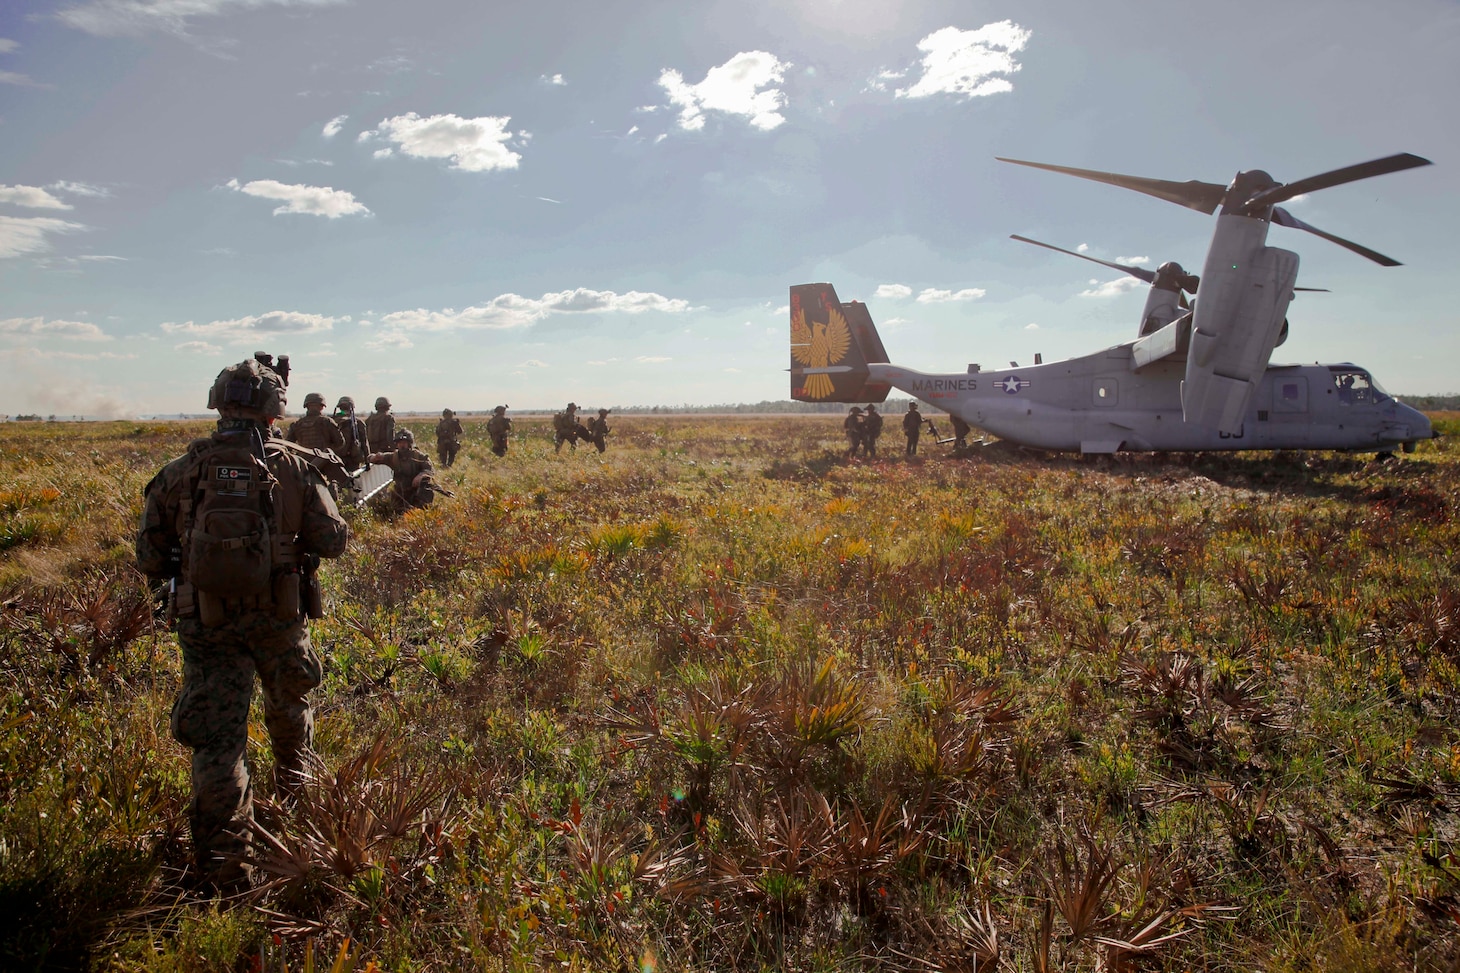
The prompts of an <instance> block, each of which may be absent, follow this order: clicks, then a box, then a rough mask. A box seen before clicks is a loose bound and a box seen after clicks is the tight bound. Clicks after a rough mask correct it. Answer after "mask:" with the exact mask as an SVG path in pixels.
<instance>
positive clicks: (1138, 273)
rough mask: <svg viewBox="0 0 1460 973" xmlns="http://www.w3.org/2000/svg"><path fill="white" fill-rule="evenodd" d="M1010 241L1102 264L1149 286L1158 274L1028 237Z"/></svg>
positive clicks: (1016, 236) (1011, 237)
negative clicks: (1123, 272) (1121, 271)
mask: <svg viewBox="0 0 1460 973" xmlns="http://www.w3.org/2000/svg"><path fill="white" fill-rule="evenodd" d="M1009 239H1011V240H1018V241H1019V242H1020V243H1032V244H1034V245H1035V246H1036V247H1043V248H1044V249H1046V250H1053V251H1055V252H1056V253H1067V254H1069V255H1070V256H1071V257H1079V258H1080V259H1081V260H1088V261H1090V262H1091V263H1092V264H1100V265H1101V266H1102V267H1109V268H1110V269H1111V270H1123V271H1125V272H1126V273H1128V274H1130V275H1131V276H1132V277H1134V278H1136V279H1137V280H1143V281H1145V282H1146V283H1147V284H1149V283H1151V282H1152V281H1154V280H1155V279H1156V272H1155V271H1154V270H1147V269H1146V268H1144V267H1129V266H1127V265H1125V264H1117V263H1111V262H1110V261H1109V260H1101V259H1099V258H1098V257H1087V256H1086V255H1085V254H1083V253H1077V252H1075V251H1074V250H1066V249H1064V248H1063V247H1057V246H1055V245H1053V244H1050V243H1040V242H1039V241H1038V240H1031V239H1029V238H1028V237H1027V236H1020V235H1019V234H1017V233H1011V234H1009Z"/></svg>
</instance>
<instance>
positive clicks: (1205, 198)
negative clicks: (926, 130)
mask: <svg viewBox="0 0 1460 973" xmlns="http://www.w3.org/2000/svg"><path fill="white" fill-rule="evenodd" d="M994 158H996V159H998V160H999V161H1000V162H1012V163H1014V165H1016V166H1029V167H1030V168H1032V169H1048V170H1049V171H1050V172H1062V173H1064V174H1065V175H1067V176H1078V177H1079V178H1081V179H1089V180H1092V181H1094V182H1103V183H1105V184H1106V185H1110V186H1119V187H1120V188H1122V189H1132V190H1135V191H1136V192H1138V193H1145V194H1146V195H1147V196H1155V197H1156V198H1157V199H1164V200H1166V201H1167V202H1168V203H1176V204H1177V205H1179V206H1185V207H1186V208H1187V209H1194V210H1196V211H1197V212H1198V213H1207V214H1208V215H1210V214H1211V213H1215V212H1216V211H1217V207H1218V206H1220V205H1221V204H1222V196H1223V194H1225V193H1226V191H1227V187H1226V186H1218V185H1217V184H1216V183H1211V182H1197V181H1196V180H1195V179H1193V180H1191V181H1189V182H1167V181H1166V180H1165V179H1147V178H1146V177H1145V176H1122V175H1120V174H1119V173H1115V172H1097V171H1095V170H1094V169H1071V168H1069V167H1068V166H1052V165H1047V164H1046V163H1043V162H1025V161H1023V160H1022V159H1005V158H1004V157H1003V156H994Z"/></svg>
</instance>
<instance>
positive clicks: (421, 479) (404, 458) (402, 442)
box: [370, 429, 446, 514]
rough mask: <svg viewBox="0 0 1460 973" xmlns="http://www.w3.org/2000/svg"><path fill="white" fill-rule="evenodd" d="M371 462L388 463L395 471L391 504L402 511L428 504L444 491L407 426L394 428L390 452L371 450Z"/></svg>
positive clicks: (386, 464)
mask: <svg viewBox="0 0 1460 973" xmlns="http://www.w3.org/2000/svg"><path fill="white" fill-rule="evenodd" d="M370 462H372V463H380V464H381V465H383V466H389V467H390V468H391V469H392V470H393V471H395V476H394V477H392V481H393V482H392V483H391V507H392V508H393V509H394V510H395V512H396V513H398V514H401V513H405V512H406V511H407V510H411V509H414V508H416V507H429V506H430V505H431V501H432V500H435V499H436V494H438V493H446V491H445V490H443V489H441V487H439V486H437V484H436V478H435V475H434V474H433V472H432V468H431V460H430V458H429V457H428V456H427V455H426V454H425V453H423V452H421V451H420V450H419V449H417V448H416V437H415V434H414V433H412V432H411V431H410V430H409V429H397V430H396V433H395V449H394V450H392V451H391V452H389V453H371V454H370Z"/></svg>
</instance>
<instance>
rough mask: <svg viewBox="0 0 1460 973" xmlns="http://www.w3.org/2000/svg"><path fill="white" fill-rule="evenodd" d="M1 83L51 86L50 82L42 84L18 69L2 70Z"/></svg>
mask: <svg viewBox="0 0 1460 973" xmlns="http://www.w3.org/2000/svg"><path fill="white" fill-rule="evenodd" d="M0 84H13V85H17V86H19V87H21V88H49V87H51V86H50V85H48V84H41V83H40V82H39V81H36V80H34V79H32V78H31V77H30V75H28V74H21V73H20V72H18V71H0Z"/></svg>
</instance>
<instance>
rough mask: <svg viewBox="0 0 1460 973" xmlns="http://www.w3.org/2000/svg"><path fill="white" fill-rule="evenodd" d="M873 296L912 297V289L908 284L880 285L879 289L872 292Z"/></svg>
mask: <svg viewBox="0 0 1460 973" xmlns="http://www.w3.org/2000/svg"><path fill="white" fill-rule="evenodd" d="M872 296H873V297H892V298H904V297H912V288H911V287H909V286H907V285H906V284H878V285H877V289H876V290H875V291H873V292H872Z"/></svg>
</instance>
